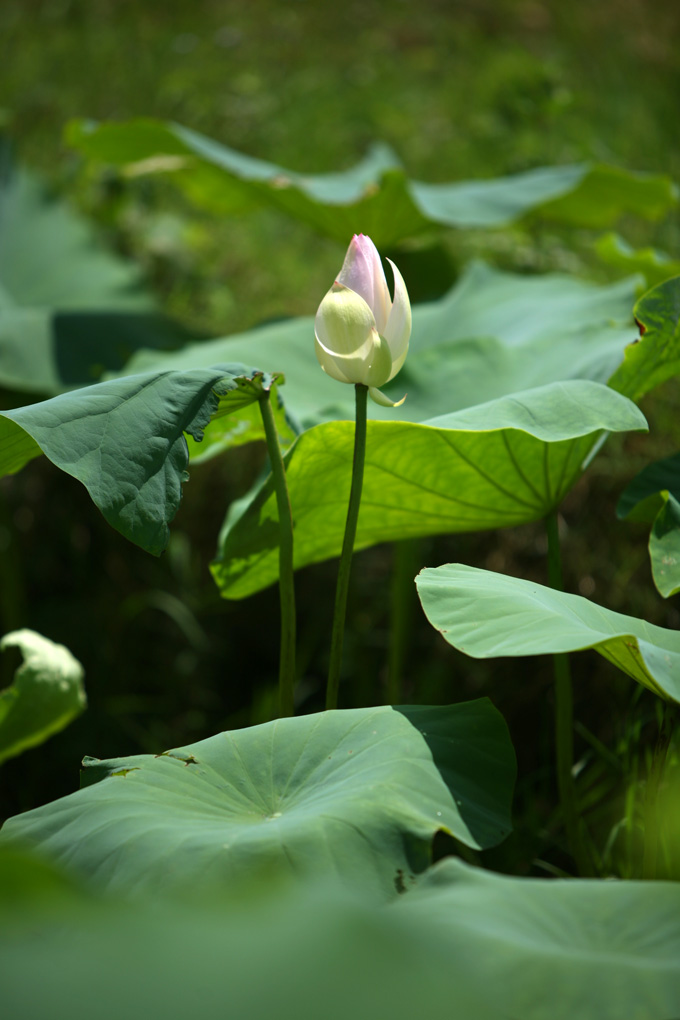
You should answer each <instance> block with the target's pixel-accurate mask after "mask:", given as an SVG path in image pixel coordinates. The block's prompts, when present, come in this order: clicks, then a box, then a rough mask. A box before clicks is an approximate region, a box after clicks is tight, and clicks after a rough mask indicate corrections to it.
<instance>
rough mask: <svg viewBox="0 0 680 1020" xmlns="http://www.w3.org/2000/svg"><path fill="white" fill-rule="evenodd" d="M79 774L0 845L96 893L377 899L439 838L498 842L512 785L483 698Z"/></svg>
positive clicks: (396, 886)
mask: <svg viewBox="0 0 680 1020" xmlns="http://www.w3.org/2000/svg"><path fill="white" fill-rule="evenodd" d="M84 764H85V766H86V767H85V774H84V775H85V783H87V784H89V785H85V786H84V787H83V789H81V790H80V791H78V792H77V793H74V794H71V795H70V796H68V797H64V798H62V799H61V800H57V801H55V802H53V803H52V804H46V805H45V806H43V807H40V808H37V809H35V810H33V811H29V812H26V813H25V814H23V815H18V816H16V817H14V818H12V819H10V820H9V821H7V822H6V824H5V826H4V828H3V830H2V834H1V837H0V838H1V839H2V840H3V841H5V842H6V841H10V842H12V841H16V840H19V841H21V842H23V843H27V844H30V845H32V846H34V847H36V848H37V849H39V850H40V852H41V854H43V855H47V856H49V857H50V858H51V859H52V860H53V861H54V862H56V863H57V864H63V865H64V866H67V867H68V868H69V869H71V870H72V871H74V872H75V873H80V874H82V875H85V876H88V877H89V878H90V879H91V880H92V881H93V882H94V883H95V884H96V885H97V886H99V887H105V888H107V889H115V890H120V891H130V890H143V891H149V892H154V891H157V890H161V889H167V888H172V887H175V886H187V887H191V888H201V887H209V886H215V887H225V888H229V889H231V890H234V891H235V890H237V889H238V888H239V886H240V885H241V884H242V883H244V882H248V881H249V880H253V879H255V878H257V877H258V876H260V875H265V876H266V875H270V876H271V875H284V876H289V877H290V876H293V877H295V878H296V879H303V880H305V881H308V880H310V879H313V878H315V877H317V878H319V877H325V878H327V879H328V880H331V881H337V880H338V879H339V880H340V881H341V883H344V884H346V885H347V886H349V887H352V888H355V889H357V890H362V891H363V892H364V893H366V894H370V895H374V896H377V897H378V898H386V897H387V898H389V897H391V896H394V895H396V893H397V892H399V891H401V890H402V889H403V888H405V887H408V886H409V885H410V884H411V883H412V881H413V880H414V875H415V874H417V873H418V872H419V871H422V870H423V869H424V868H425V867H426V866H427V865H428V863H429V861H430V855H431V846H432V840H433V837H434V835H435V833H437V832H438V831H440V830H443V831H445V832H449V833H451V834H452V835H454V836H456V838H457V839H459V840H461V842H463V843H466V844H467V845H468V846H472V847H484V846H489V845H493V844H495V843H498V842H499V841H500V840H502V839H503V838H504V837H505V836H506V835H507V833H508V831H509V829H510V818H509V811H510V800H511V796H512V788H513V784H514V776H515V758H514V752H513V749H512V745H511V743H510V739H509V736H508V732H507V727H506V726H505V722H504V721H503V718H502V716H500V714H499V713H498V712H497V711H496V709H494V707H493V706H492V705H491V703H490V702H489V701H487V700H486V699H481V700H479V701H472V702H466V703H464V704H460V705H452V706H451V707H449V708H441V707H439V706H438V707H436V708H423V707H413V708H410V707H405V708H398V709H397V708H391V707H389V706H383V707H379V708H366V709H354V710H349V711H335V712H324V713H321V714H319V715H308V716H299V717H297V718H285V719H279V720H277V721H276V722H271V723H266V724H264V725H261V726H255V727H250V728H247V729H243V730H234V731H231V732H228V733H220V734H218V735H217V736H214V737H210V738H208V739H207V740H202V741H199V742H198V743H196V744H191V745H189V746H187V747H182V748H176V749H174V750H171V751H167V752H165V753H163V754H160V755H156V756H154V755H137V756H135V757H132V758H116V759H113V760H107V761H101V762H100V761H97V760H94V759H86V761H85V763H84ZM93 780H94V782H93Z"/></svg>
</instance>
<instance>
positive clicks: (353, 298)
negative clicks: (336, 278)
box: [314, 283, 376, 356]
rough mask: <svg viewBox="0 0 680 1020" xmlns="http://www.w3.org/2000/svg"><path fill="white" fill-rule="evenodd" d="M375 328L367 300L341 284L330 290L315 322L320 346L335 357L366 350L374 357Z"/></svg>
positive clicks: (336, 284)
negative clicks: (373, 335) (373, 338)
mask: <svg viewBox="0 0 680 1020" xmlns="http://www.w3.org/2000/svg"><path fill="white" fill-rule="evenodd" d="M375 328H376V326H375V319H374V318H373V312H372V311H371V309H370V308H369V307H368V305H367V304H366V302H365V301H364V299H363V298H362V297H360V296H359V295H358V294H355V292H354V291H353V290H350V289H349V288H348V287H345V286H343V285H342V284H339V283H334V284H333V286H332V287H331V289H330V290H329V291H328V293H327V294H326V296H325V298H324V299H323V301H322V302H321V304H320V305H319V310H318V311H317V313H316V319H315V320H314V332H315V334H316V337H317V339H318V341H319V343H320V344H321V345H322V346H323V347H324V348H325V349H326V350H327V351H329V352H330V353H331V354H341V355H345V356H347V355H355V354H359V353H360V352H361V351H362V349H364V347H365V353H366V354H370V351H371V349H372V343H373V341H372V338H371V335H372V333H373V330H374V329H375Z"/></svg>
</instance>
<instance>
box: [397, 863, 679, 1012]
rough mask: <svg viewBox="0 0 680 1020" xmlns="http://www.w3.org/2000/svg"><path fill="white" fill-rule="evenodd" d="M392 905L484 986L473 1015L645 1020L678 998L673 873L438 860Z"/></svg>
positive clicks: (450, 962)
mask: <svg viewBox="0 0 680 1020" xmlns="http://www.w3.org/2000/svg"><path fill="white" fill-rule="evenodd" d="M391 909H392V912H393V913H394V914H395V915H396V914H401V915H402V916H408V917H409V919H410V920H411V922H412V924H413V925H414V928H416V927H417V928H420V927H421V925H422V926H423V927H427V928H428V929H429V930H431V931H432V933H434V932H435V931H436V932H437V934H438V936H439V938H440V940H441V954H442V956H443V957H445V958H446V959H447V960H448V966H449V967H451V968H454V970H455V971H457V972H459V973H460V974H461V975H463V974H466V975H467V976H468V978H469V979H470V983H471V986H472V987H473V988H475V989H476V990H478V992H479V993H480V995H481V998H482V1000H483V1003H484V1005H483V1006H481V1005H480V1011H479V1013H475V1014H473V1015H474V1016H483V1015H485V1009H488V1010H489V1011H490V1012H491V1015H498V1016H499V1017H513V1018H514V1017H517V1018H520V1017H521V1018H522V1020H555V1018H556V1017H564V1018H565V1020H571V1018H574V1017H579V1018H581V1020H619V1018H620V1017H624V1016H625V1017H627V1018H630V1020H646V1018H647V1017H650V1018H651V1017H659V1018H661V1017H671V1016H675V1015H676V1014H677V1013H678V1011H679V1010H680V975H678V970H677V952H678V949H679V948H680V927H679V926H678V923H677V917H678V909H680V887H678V885H677V884H674V883H671V882H658V883H657V882H653V883H649V882H611V881H572V880H568V881H564V880H561V881H559V880H558V881H542V880H537V879H526V878H511V877H508V876H506V875H494V874H493V873H491V872H488V871H482V870H480V869H476V868H470V867H468V866H467V865H465V864H463V863H462V862H461V861H455V860H446V861H442V862H441V863H440V864H439V865H437V866H436V867H435V868H433V869H432V870H431V871H429V872H428V873H427V874H426V875H424V876H423V877H422V879H420V880H419V882H418V886H417V888H416V889H415V890H414V891H413V893H412V894H411V895H409V896H407V897H403V899H402V900H400V901H399V902H398V903H396V904H395V905H394V907H393V908H391ZM430 926H431V928H430Z"/></svg>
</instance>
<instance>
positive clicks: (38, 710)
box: [0, 630, 87, 762]
mask: <svg viewBox="0 0 680 1020" xmlns="http://www.w3.org/2000/svg"><path fill="white" fill-rule="evenodd" d="M6 648H19V649H20V651H21V654H22V656H23V660H24V661H23V663H22V665H21V666H19V668H18V669H17V671H16V674H15V677H14V683H13V684H12V685H11V686H10V687H6V688H5V690H4V691H0V762H3V761H5V760H6V759H7V758H13V757H14V756H15V755H17V754H21V752H22V751H25V750H26V749H27V748H29V747H35V746H36V745H38V744H42V743H43V741H45V740H47V738H48V737H51V736H52V734H53V733H58V732H59V730H62V729H63V728H64V726H67V725H68V724H69V723H70V722H71V720H72V719H75V717H76V716H77V715H80V713H81V712H82V711H83V710H84V708H85V705H86V704H87V699H86V697H85V688H84V687H83V667H82V666H81V665H80V663H79V662H78V660H77V659H75V658H74V657H73V656H72V655H71V653H70V652H69V650H68V648H64V646H63V645H57V644H55V643H54V642H53V641H49V640H48V639H47V638H44V637H42V636H41V635H40V634H36V633H35V631H32V630H17V631H13V632H12V633H11V634H5V636H4V637H3V638H2V640H1V641H0V650H4V649H6Z"/></svg>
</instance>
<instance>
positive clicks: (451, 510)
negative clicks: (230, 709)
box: [212, 380, 645, 598]
mask: <svg viewBox="0 0 680 1020" xmlns="http://www.w3.org/2000/svg"><path fill="white" fill-rule="evenodd" d="M640 428H645V421H644V418H643V417H642V415H641V413H640V411H639V410H638V409H637V408H636V407H635V406H634V405H633V404H632V403H631V402H630V401H628V400H626V399H625V398H622V397H621V396H620V395H619V394H617V393H615V392H614V391H613V390H610V389H609V388H608V387H606V386H603V385H601V384H599V383H593V382H587V381H585V380H581V381H577V380H573V381H571V382H566V383H553V384H551V385H548V386H544V387H539V388H537V389H535V390H529V391H526V392H524V393H518V394H515V395H514V396H512V397H504V398H502V399H500V400H497V401H492V402H491V403H489V404H482V405H479V406H477V407H474V408H468V409H467V410H465V411H458V412H456V413H455V414H451V415H446V416H444V417H442V418H435V419H432V420H431V421H429V422H426V423H423V424H414V423H411V422H396V421H395V422H369V426H368V439H367V453H366V471H365V477H364V487H363V494H362V503H361V510H360V514H359V522H358V530H357V537H356V543H355V548H358V549H361V548H365V547H367V546H370V545H375V544H376V543H378V542H386V541H390V540H396V539H402V538H408V537H415V536H418V535H433V534H444V533H449V532H462V531H480V530H484V529H486V528H498V527H506V526H508V527H509V526H511V525H515V524H521V523H526V522H527V521H533V520H537V519H539V518H541V517H543V516H545V515H546V514H547V513H548V512H549V510H551V509H552V508H553V507H555V506H556V505H558V504H559V503H560V501H561V500H562V498H563V496H564V495H565V493H566V492H568V490H569V488H570V486H571V485H572V484H573V482H574V479H575V478H577V477H578V475H579V474H580V472H581V470H582V467H581V465H582V461H583V458H584V457H585V455H586V453H587V452H588V451H589V449H590V448H591V447H592V445H593V442H594V440H595V437H596V436H597V435H598V434H599V433H600V431H601V430H603V429H606V430H608V431H612V432H618V431H626V430H628V429H640ZM353 443H354V426H353V423H351V422H327V423H324V424H322V425H317V426H315V427H314V428H312V429H309V430H308V431H307V432H304V433H303V434H302V435H301V436H300V437H299V438H298V439H297V440H296V442H295V444H294V445H293V446H292V448H291V450H290V452H289V453H288V455H287V457H286V472H287V477H288V488H289V492H290V500H291V506H292V510H293V520H294V522H295V566H296V567H302V566H304V565H306V564H308V563H315V562H318V561H319V560H324V559H328V558H329V557H331V556H336V555H338V554H339V552H340V548H341V544H342V536H343V533H344V525H345V518H346V514H347V503H348V499H349V487H350V479H351V465H352V456H353ZM239 509H241V508H239ZM237 513H238V511H235V512H233V513H232V514H231V515H230V517H229V518H228V520H227V523H226V526H225V529H224V531H223V534H222V536H221V539H220V546H219V550H218V557H217V560H216V561H215V563H214V564H213V566H212V570H213V574H214V577H215V580H216V581H217V584H218V586H219V588H220V590H221V592H222V595H224V596H225V597H227V598H243V597H244V596H246V595H250V594H252V593H253V592H255V591H258V590H259V589H261V588H264V587H266V586H267V585H268V584H271V583H272V582H273V581H275V580H276V577H277V571H278V553H277V542H278V525H277V510H276V498H275V494H274V489H273V483H272V479H271V477H270V478H269V479H268V480H266V481H265V482H264V484H263V485H262V486H261V487H260V489H259V490H258V491H257V492H256V493H255V495H254V497H253V498H252V500H251V501H250V503H249V504H248V505H247V506H246V507H245V509H241V512H240V514H238V515H237Z"/></svg>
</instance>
